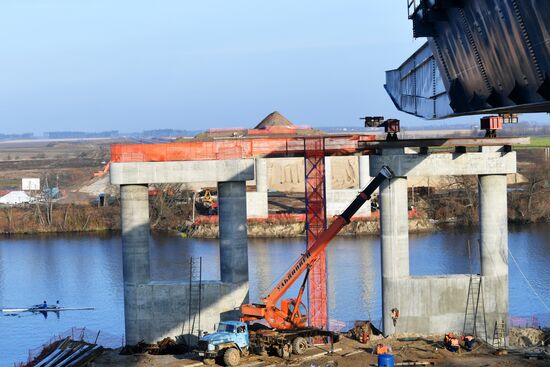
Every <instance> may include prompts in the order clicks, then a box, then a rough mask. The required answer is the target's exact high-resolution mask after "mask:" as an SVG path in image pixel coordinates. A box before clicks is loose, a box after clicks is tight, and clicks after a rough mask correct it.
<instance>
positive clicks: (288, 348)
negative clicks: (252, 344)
mask: <svg viewBox="0 0 550 367" xmlns="http://www.w3.org/2000/svg"><path fill="white" fill-rule="evenodd" d="M290 353H292V345H290V344H285V345H283V346H280V347H278V348H277V355H278V356H279V357H281V358H290Z"/></svg>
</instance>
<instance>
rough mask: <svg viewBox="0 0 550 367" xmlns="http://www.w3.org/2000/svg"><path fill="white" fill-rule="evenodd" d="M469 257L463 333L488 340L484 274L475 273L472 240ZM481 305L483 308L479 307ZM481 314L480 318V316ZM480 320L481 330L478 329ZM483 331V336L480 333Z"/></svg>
mask: <svg viewBox="0 0 550 367" xmlns="http://www.w3.org/2000/svg"><path fill="white" fill-rule="evenodd" d="M468 259H469V266H470V282H469V284H468V298H467V299H466V310H465V312H464V327H463V329H462V335H472V336H474V337H476V338H477V337H480V338H481V339H483V340H487V321H486V319H485V299H484V297H483V286H482V283H481V282H482V276H481V275H479V274H473V270H472V256H471V249H470V241H468ZM480 306H481V310H480V309H479V307H480ZM480 311H481V312H480ZM478 316H479V318H478ZM478 322H479V323H481V325H479V326H481V327H482V328H481V330H478ZM481 333H483V336H482V335H480V334H481Z"/></svg>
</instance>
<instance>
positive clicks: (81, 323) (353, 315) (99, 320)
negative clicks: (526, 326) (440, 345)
mask: <svg viewBox="0 0 550 367" xmlns="http://www.w3.org/2000/svg"><path fill="white" fill-rule="evenodd" d="M477 238H478V234H477V232H476V230H475V229H468V230H464V229H460V230H456V229H455V230H453V229H449V230H445V231H440V232H434V233H427V234H415V235H411V236H410V253H411V263H410V268H411V274H413V275H430V274H433V275H436V274H446V273H447V274H458V273H468V272H469V269H470V266H471V267H472V269H473V270H474V271H475V272H477V271H479V260H478V256H473V260H472V264H471V265H470V261H469V257H468V248H467V245H466V244H467V241H470V243H471V244H472V253H473V254H477V253H478V251H479V250H478V247H477ZM509 243H510V251H511V254H512V255H513V258H514V259H515V261H513V259H512V258H511V259H510V313H511V314H512V315H517V316H530V315H533V314H538V315H539V318H544V317H547V316H549V315H550V313H549V312H548V311H547V310H546V309H545V307H544V305H543V303H542V302H541V301H540V299H539V297H540V298H542V299H543V300H545V301H546V303H547V304H548V303H549V300H550V225H548V224H546V225H529V226H518V227H516V226H511V227H510V229H509ZM303 248H304V240H303V239H251V240H249V259H250V269H249V273H250V297H251V301H255V300H258V298H259V296H260V295H261V294H265V292H266V291H268V290H269V289H271V288H270V287H271V285H272V284H273V281H274V280H276V279H278V278H279V277H280V276H281V275H282V274H283V273H284V271H285V270H286V269H287V268H288V267H289V266H290V265H291V262H292V261H293V259H295V258H297V257H298V256H299V255H300V252H301V251H303ZM327 253H328V260H327V262H328V287H329V291H328V294H329V314H330V318H331V319H335V320H343V321H351V320H355V319H372V320H378V319H380V312H381V311H380V308H381V293H380V246H379V238H378V237H339V238H337V239H336V240H335V241H334V243H333V244H331V245H330V246H329V248H328V249H327ZM191 256H195V257H196V256H202V258H203V279H209V280H210V279H219V269H218V261H219V249H218V242H217V241H216V240H197V239H184V238H180V237H177V236H169V235H158V234H155V235H153V236H152V237H151V262H152V277H153V279H155V280H177V279H183V280H186V279H189V258H190V257H191ZM516 262H517V264H518V265H519V266H517V265H516ZM519 269H521V272H520V270H519ZM522 272H523V275H522ZM526 279H528V281H529V283H528V282H527V281H526ZM531 287H532V288H531ZM535 293H536V294H535ZM537 294H538V296H537ZM43 300H47V301H48V302H49V303H55V301H56V300H60V303H61V305H62V306H67V307H71V306H73V307H82V306H92V307H95V308H96V309H95V310H94V311H74V312H65V313H62V314H61V315H60V316H59V318H58V317H57V316H56V315H55V314H50V315H49V316H48V318H44V317H43V316H42V315H40V314H37V315H22V316H21V317H14V316H3V317H0V366H10V365H13V362H15V361H23V360H26V356H27V355H28V351H29V349H33V348H37V347H39V346H40V345H41V344H42V343H43V342H45V341H46V340H48V339H49V338H50V337H51V336H53V335H54V334H59V333H62V332H65V331H66V330H68V329H70V328H71V327H86V328H87V329H89V330H94V331H98V330H101V333H102V337H105V338H106V340H107V339H108V340H110V341H111V342H112V343H117V342H119V341H120V340H122V334H123V332H124V315H123V309H124V307H123V291H122V251H121V241H120V236H119V235H116V234H113V235H97V234H90V235H46V236H11V237H0V307H1V308H5V307H24V306H28V305H31V304H36V303H41V302H42V301H43ZM546 320H548V318H546Z"/></svg>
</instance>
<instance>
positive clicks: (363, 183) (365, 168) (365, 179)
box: [358, 155, 371, 205]
mask: <svg viewBox="0 0 550 367" xmlns="http://www.w3.org/2000/svg"><path fill="white" fill-rule="evenodd" d="M358 158H359V189H360V190H362V189H364V188H365V187H367V185H368V184H369V182H370V180H371V177H370V157H369V156H368V155H360V156H359V157H358ZM366 204H367V203H365V205H366Z"/></svg>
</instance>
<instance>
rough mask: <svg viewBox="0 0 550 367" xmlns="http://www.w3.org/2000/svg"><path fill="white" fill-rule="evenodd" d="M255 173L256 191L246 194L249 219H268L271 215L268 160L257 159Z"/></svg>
mask: <svg viewBox="0 0 550 367" xmlns="http://www.w3.org/2000/svg"><path fill="white" fill-rule="evenodd" d="M254 171H255V175H254V176H255V178H256V191H250V192H247V193H246V207H247V215H248V218H267V217H268V214H269V207H268V196H267V191H268V176H267V175H268V172H267V158H256V159H255V160H254Z"/></svg>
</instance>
